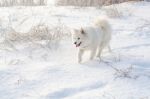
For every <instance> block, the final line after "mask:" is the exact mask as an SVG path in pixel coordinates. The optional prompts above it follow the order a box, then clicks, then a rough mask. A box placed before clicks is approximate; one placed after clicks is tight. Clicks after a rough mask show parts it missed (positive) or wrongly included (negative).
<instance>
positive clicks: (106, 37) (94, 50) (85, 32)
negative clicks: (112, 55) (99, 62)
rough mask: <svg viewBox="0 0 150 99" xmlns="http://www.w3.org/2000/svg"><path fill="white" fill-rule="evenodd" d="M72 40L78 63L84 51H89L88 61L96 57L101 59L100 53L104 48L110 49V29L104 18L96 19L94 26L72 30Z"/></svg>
mask: <svg viewBox="0 0 150 99" xmlns="http://www.w3.org/2000/svg"><path fill="white" fill-rule="evenodd" d="M72 40H73V43H74V44H75V45H76V47H78V48H79V52H78V62H79V63H80V62H81V61H82V55H83V53H84V52H85V51H87V50H90V51H91V55H90V60H92V59H93V58H94V56H95V55H96V54H97V57H99V58H100V59H101V53H102V51H103V49H104V48H105V47H108V50H109V51H111V49H110V45H109V43H110V40H111V27H110V25H109V23H108V21H107V20H106V19H105V18H98V19H97V20H96V21H95V22H94V25H92V26H89V27H82V28H81V29H74V30H73V32H72Z"/></svg>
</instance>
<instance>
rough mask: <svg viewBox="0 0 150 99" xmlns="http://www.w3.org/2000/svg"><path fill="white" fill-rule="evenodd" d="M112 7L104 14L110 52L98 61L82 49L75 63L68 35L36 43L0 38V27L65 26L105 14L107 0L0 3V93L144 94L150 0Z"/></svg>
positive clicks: (148, 88)
mask: <svg viewBox="0 0 150 99" xmlns="http://www.w3.org/2000/svg"><path fill="white" fill-rule="evenodd" d="M115 7H116V8H117V9H118V11H116V10H115V12H117V15H116V17H113V18H112V17H111V18H110V24H111V25H112V28H113V34H112V35H113V37H112V40H111V47H112V53H108V52H107V51H106V52H104V53H103V60H104V61H103V62H100V61H99V60H98V59H96V58H95V59H94V60H93V61H88V55H85V56H84V62H83V63H82V64H78V63H77V57H76V55H77V49H76V48H75V47H74V45H73V44H72V42H71V39H70V37H65V38H63V40H61V42H60V43H59V44H58V47H57V48H49V47H47V46H46V45H44V44H42V45H41V43H34V44H33V43H31V42H15V43H14V42H12V43H13V44H10V42H9V43H8V42H7V43H4V42H3V41H4V34H3V33H4V32H7V31H9V27H11V26H12V27H13V28H14V29H15V30H16V31H17V32H22V33H23V32H24V33H26V32H28V31H29V30H30V28H31V27H32V26H34V25H36V24H38V23H40V22H41V23H45V24H47V25H48V26H49V27H50V26H55V25H58V24H59V22H58V20H59V21H61V23H62V24H63V25H65V26H67V27H69V28H72V27H80V26H84V25H88V24H90V22H91V21H92V20H93V19H94V18H95V17H97V16H100V15H104V14H108V12H109V11H112V7H111V6H108V7H104V8H102V9H98V8H78V7H76V8H74V7H49V6H45V7H12V8H10V7H8V8H0V13H1V14H0V31H1V34H0V35H1V38H0V41H1V43H0V98H1V99H150V2H130V3H123V4H119V5H115ZM106 12H107V13H106ZM115 14H116V13H115ZM118 14H119V17H117V16H118ZM62 24H61V25H62ZM67 32H68V34H69V33H70V32H69V31H67ZM41 42H42V41H41ZM12 45H13V46H12Z"/></svg>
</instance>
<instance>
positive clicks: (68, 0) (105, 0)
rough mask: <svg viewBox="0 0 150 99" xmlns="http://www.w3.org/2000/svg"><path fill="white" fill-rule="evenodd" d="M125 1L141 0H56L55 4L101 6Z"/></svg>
mask: <svg viewBox="0 0 150 99" xmlns="http://www.w3.org/2000/svg"><path fill="white" fill-rule="evenodd" d="M127 1H142V0H57V3H56V4H57V5H61V6H70V5H71V6H102V5H111V4H116V3H122V2H127Z"/></svg>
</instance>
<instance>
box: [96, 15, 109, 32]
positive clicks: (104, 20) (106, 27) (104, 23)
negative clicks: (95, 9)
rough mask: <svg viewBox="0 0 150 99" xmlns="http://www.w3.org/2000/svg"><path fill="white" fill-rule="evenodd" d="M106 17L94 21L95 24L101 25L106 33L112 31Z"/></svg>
mask: <svg viewBox="0 0 150 99" xmlns="http://www.w3.org/2000/svg"><path fill="white" fill-rule="evenodd" d="M107 20H108V19H107V18H106V17H99V18H97V19H96V20H95V21H94V24H95V25H96V26H98V27H100V28H101V29H102V30H103V31H104V32H105V33H111V26H110V24H109V23H108V21H107Z"/></svg>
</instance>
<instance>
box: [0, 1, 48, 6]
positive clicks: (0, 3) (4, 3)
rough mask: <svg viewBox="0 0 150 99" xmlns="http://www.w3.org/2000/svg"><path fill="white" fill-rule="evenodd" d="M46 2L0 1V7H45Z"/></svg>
mask: <svg viewBox="0 0 150 99" xmlns="http://www.w3.org/2000/svg"><path fill="white" fill-rule="evenodd" d="M46 1H47V0H0V7H9V6H20V5H21V6H39V5H46Z"/></svg>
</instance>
